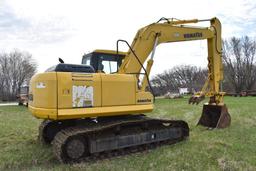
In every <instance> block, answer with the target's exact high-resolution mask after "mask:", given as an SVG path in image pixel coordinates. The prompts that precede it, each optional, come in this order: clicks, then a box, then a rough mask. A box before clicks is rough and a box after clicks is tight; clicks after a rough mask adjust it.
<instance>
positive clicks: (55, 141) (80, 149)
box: [39, 115, 189, 163]
mask: <svg viewBox="0 0 256 171" xmlns="http://www.w3.org/2000/svg"><path fill="white" fill-rule="evenodd" d="M188 136H189V127H188V124H187V123H186V122H184V121H180V120H165V119H154V118H149V117H146V116H144V115H126V116H115V117H99V118H97V119H79V120H65V121H49V120H45V121H43V122H42V124H41V126H40V128H39V140H40V141H41V142H42V143H44V144H52V145H53V151H54V154H55V155H56V157H57V158H58V160H59V161H61V162H63V163H73V162H80V161H91V160H95V159H101V158H109V157H112V156H116V155H125V154H129V153H131V152H138V151H142V150H146V149H151V148H154V147H156V146H160V145H164V144H173V143H176V142H178V141H182V140H184V139H186V138H187V137H188Z"/></svg>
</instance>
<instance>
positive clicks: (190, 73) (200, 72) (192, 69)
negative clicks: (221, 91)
mask: <svg viewBox="0 0 256 171" xmlns="http://www.w3.org/2000/svg"><path fill="white" fill-rule="evenodd" d="M206 78H207V70H206V69H201V68H198V67H196V66H190V65H181V66H176V67H174V68H172V69H170V70H168V71H165V72H164V73H162V74H158V75H156V76H155V77H154V78H153V79H152V80H151V82H152V85H153V87H154V89H155V91H154V92H157V94H160V95H163V94H165V93H167V92H177V91H178V88H179V87H186V88H188V89H189V91H190V92H193V91H198V90H200V89H201V88H202V86H203V84H204V82H205V80H206Z"/></svg>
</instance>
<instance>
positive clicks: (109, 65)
mask: <svg viewBox="0 0 256 171" xmlns="http://www.w3.org/2000/svg"><path fill="white" fill-rule="evenodd" d="M124 57H125V53H124V52H118V55H117V54H116V51H111V50H95V51H93V52H91V53H89V54H85V55H84V56H83V58H82V64H86V65H90V66H92V67H93V68H94V70H95V71H96V72H102V73H106V74H111V73H116V72H118V69H119V67H120V65H121V64H122V60H123V59H124Z"/></svg>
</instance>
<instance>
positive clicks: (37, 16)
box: [0, 0, 256, 75]
mask: <svg viewBox="0 0 256 171" xmlns="http://www.w3.org/2000/svg"><path fill="white" fill-rule="evenodd" d="M161 17H166V18H172V17H173V18H178V19H194V18H197V19H209V18H212V17H218V18H219V19H220V21H221V23H222V37H223V38H224V39H228V38H230V37H232V36H238V37H240V36H244V35H248V36H252V37H255V35H256V31H255V27H256V1H255V0H214V1H213V0H194V1H188V0H179V1H177V0H176V1H173V0H141V1H138V0H123V1H120V0H119V1H118V0H108V1H106V0H101V1H100V0H93V1H85V0H22V1H21V0H0V53H1V52H10V51H12V50H14V49H19V50H21V51H28V52H29V53H31V54H32V56H33V58H34V59H35V60H36V62H37V63H38V71H39V72H44V71H45V70H46V69H47V68H49V67H51V66H52V65H55V64H57V63H58V58H59V57H61V58H62V59H64V61H65V62H66V63H76V64H79V63H81V59H82V55H83V54H84V53H89V52H91V51H93V50H95V49H111V50H115V48H116V40H118V39H125V40H127V41H128V42H130V43H131V42H132V40H133V38H134V36H135V34H136V32H137V30H138V29H139V28H141V27H143V26H146V25H148V24H150V23H153V22H156V21H157V20H159V19H160V18H161ZM206 24H207V23H206ZM204 25H205V23H204ZM121 50H124V51H126V50H127V48H126V47H125V46H123V47H121ZM187 64H190V65H196V66H200V67H206V66H207V49H206V41H205V40H202V41H192V42H181V43H168V44H161V45H159V46H158V47H157V49H156V52H155V63H154V66H153V67H152V71H151V73H152V75H156V74H158V73H161V72H163V71H164V70H167V69H170V68H172V67H173V66H175V65H187Z"/></svg>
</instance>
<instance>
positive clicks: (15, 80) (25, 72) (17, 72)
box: [0, 50, 37, 100]
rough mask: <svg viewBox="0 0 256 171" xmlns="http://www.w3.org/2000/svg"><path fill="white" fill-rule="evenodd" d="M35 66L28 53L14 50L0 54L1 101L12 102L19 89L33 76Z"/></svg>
mask: <svg viewBox="0 0 256 171" xmlns="http://www.w3.org/2000/svg"><path fill="white" fill-rule="evenodd" d="M36 68H37V65H36V63H35V61H34V60H33V59H32V55H31V54H29V53H28V52H21V51H18V50H14V51H12V52H10V53H2V54H0V73H1V74H0V82H1V83H0V85H1V88H0V92H1V94H2V99H4V100H14V98H15V96H16V94H17V93H18V92H19V90H20V87H21V86H22V85H23V84H24V83H25V82H27V81H29V80H30V78H31V77H32V76H33V75H34V74H35V72H36Z"/></svg>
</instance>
